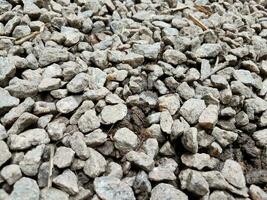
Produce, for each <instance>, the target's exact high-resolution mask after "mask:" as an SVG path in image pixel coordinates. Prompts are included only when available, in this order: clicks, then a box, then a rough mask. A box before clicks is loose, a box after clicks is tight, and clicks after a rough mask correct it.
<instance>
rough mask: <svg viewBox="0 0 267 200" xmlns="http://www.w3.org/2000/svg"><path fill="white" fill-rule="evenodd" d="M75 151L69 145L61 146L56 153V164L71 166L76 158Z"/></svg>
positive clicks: (62, 166)
mask: <svg viewBox="0 0 267 200" xmlns="http://www.w3.org/2000/svg"><path fill="white" fill-rule="evenodd" d="M74 154H75V152H74V151H73V150H72V149H71V148H68V147H59V148H57V151H56V153H55V157H54V164H55V166H57V167H58V168H66V167H69V166H70V165H71V163H72V161H73V159H74Z"/></svg>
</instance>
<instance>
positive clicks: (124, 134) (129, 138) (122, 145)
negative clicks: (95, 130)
mask: <svg viewBox="0 0 267 200" xmlns="http://www.w3.org/2000/svg"><path fill="white" fill-rule="evenodd" d="M113 139H114V144H115V147H116V148H117V149H119V150H120V151H122V152H127V151H130V150H134V149H135V148H136V147H137V145H138V137H137V135H136V134H135V133H134V132H132V131H131V130H130V129H128V128H121V129H119V130H117V131H116V133H115V135H114V137H113Z"/></svg>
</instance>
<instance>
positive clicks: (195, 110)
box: [180, 98, 206, 124]
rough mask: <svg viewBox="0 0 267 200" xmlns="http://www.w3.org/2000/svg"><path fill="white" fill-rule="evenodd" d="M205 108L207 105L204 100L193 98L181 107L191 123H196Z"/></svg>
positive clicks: (184, 115)
mask: <svg viewBox="0 0 267 200" xmlns="http://www.w3.org/2000/svg"><path fill="white" fill-rule="evenodd" d="M205 108H206V106H205V102H204V101H203V100H200V99H194V98H191V99H189V100H187V101H186V102H185V103H184V104H183V105H182V107H181V108H180V114H181V115H182V116H183V117H184V118H185V119H186V120H187V121H188V122H189V123H190V124H195V123H196V122H197V121H198V119H199V116H200V115H201V113H202V111H203V110H204V109H205Z"/></svg>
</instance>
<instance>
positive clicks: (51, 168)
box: [47, 145, 55, 189]
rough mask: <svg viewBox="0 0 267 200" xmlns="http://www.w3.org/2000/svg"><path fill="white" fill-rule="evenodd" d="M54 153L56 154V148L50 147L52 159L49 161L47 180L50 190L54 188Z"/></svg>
mask: <svg viewBox="0 0 267 200" xmlns="http://www.w3.org/2000/svg"><path fill="white" fill-rule="evenodd" d="M54 153H55V146H54V145H51V146H50V159H49V173H48V179H47V188H48V189H49V188H50V187H51V186H52V175H53V167H54Z"/></svg>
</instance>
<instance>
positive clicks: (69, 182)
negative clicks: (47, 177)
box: [53, 169, 79, 195]
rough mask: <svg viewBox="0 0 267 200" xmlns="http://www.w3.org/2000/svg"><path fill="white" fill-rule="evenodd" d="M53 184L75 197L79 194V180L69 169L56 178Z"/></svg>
mask: <svg viewBox="0 0 267 200" xmlns="http://www.w3.org/2000/svg"><path fill="white" fill-rule="evenodd" d="M53 183H54V184H55V185H57V186H58V187H59V188H61V189H62V190H64V191H65V192H67V193H68V194H70V195H75V194H77V193H78V192H79V188H78V178H77V176H76V175H75V174H74V173H73V172H72V171H71V170H69V169H66V170H65V171H64V172H63V173H62V174H60V175H59V176H57V177H56V178H54V179H53Z"/></svg>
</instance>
